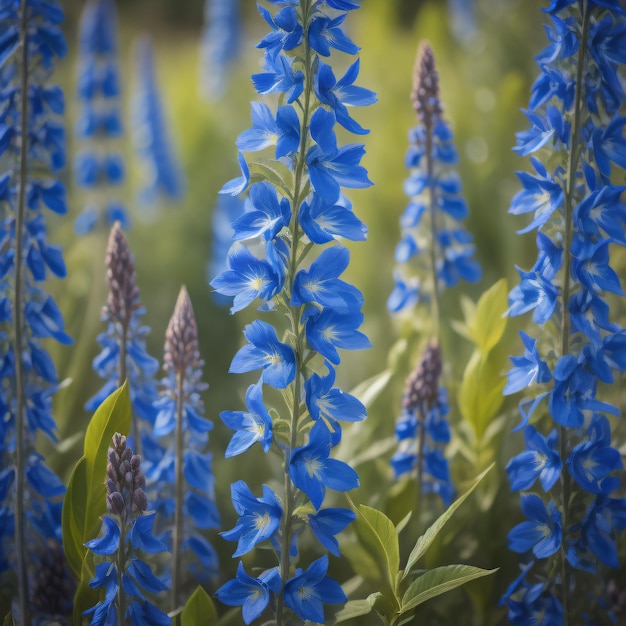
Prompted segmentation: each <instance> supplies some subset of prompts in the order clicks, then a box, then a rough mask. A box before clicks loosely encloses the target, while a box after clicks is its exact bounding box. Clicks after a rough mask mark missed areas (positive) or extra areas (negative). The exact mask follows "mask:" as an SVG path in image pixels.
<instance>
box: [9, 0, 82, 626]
mask: <svg viewBox="0 0 626 626" xmlns="http://www.w3.org/2000/svg"><path fill="white" fill-rule="evenodd" d="M63 17H64V16H63V11H62V9H61V7H60V6H59V4H58V3H57V2H56V1H55V0H50V1H49V2H46V3H30V2H29V3H19V2H3V3H2V10H1V11H0V32H1V33H2V35H1V37H0V103H1V104H0V213H1V214H2V217H3V219H2V236H1V239H0V324H1V327H0V415H2V417H1V419H0V422H2V425H1V426H0V465H1V467H2V471H1V472H0V574H1V575H2V578H3V580H2V587H3V588H4V589H11V593H10V594H9V596H12V597H13V598H14V599H15V601H14V604H13V616H14V619H15V620H16V621H20V623H23V624H26V625H27V626H28V625H29V624H30V623H31V616H33V617H34V616H35V615H34V613H35V612H36V611H37V608H38V607H36V606H32V603H31V602H30V600H29V596H31V597H32V595H33V593H34V592H35V591H36V590H35V589H34V582H33V581H32V579H31V583H33V585H31V589H30V593H29V581H28V578H29V576H28V574H29V569H30V566H31V565H34V562H33V559H35V558H37V557H36V555H38V554H40V553H41V550H42V549H43V548H45V546H46V544H47V541H48V539H54V540H60V539H61V530H60V506H61V504H60V499H61V498H62V496H63V495H64V493H65V488H64V486H63V484H62V482H61V480H60V479H59V478H58V477H57V476H56V475H55V474H54V473H53V472H52V471H51V470H50V469H49V468H48V467H47V466H46V464H45V460H44V459H43V457H42V456H41V455H39V454H37V452H36V450H35V444H36V441H37V438H38V436H39V434H40V432H41V433H43V434H44V435H45V436H46V437H48V438H49V439H51V440H52V441H56V424H55V421H54V419H53V417H52V396H53V394H54V392H55V391H56V389H57V384H58V378H57V373H56V369H55V366H54V363H53V362H52V359H51V357H50V355H49V354H48V352H47V351H46V349H45V347H44V344H43V342H42V340H43V339H45V338H49V337H52V338H54V339H55V340H56V341H58V342H60V343H63V344H68V343H71V339H70V338H69V337H68V335H67V334H66V333H65V330H64V323H63V318H62V316H61V312H60V311H59V309H58V307H57V305H56V304H55V302H54V300H53V298H52V296H50V295H48V294H47V293H46V291H45V289H44V281H45V280H46V279H47V278H48V276H49V275H50V274H53V275H54V276H56V277H58V278H64V277H65V274H66V269H65V263H64V261H63V257H62V252H61V249H60V248H59V247H58V246H55V245H52V244H49V243H48V241H47V226H46V213H47V210H50V211H52V212H54V213H57V214H60V215H62V214H64V213H66V212H67V205H66V197H65V188H64V186H63V184H62V183H61V182H59V181H58V180H55V179H54V177H52V178H50V177H49V176H50V174H52V175H53V176H54V175H55V174H56V173H57V172H58V171H59V170H60V169H61V168H62V167H63V166H64V164H65V131H64V127H63V125H62V124H61V123H60V116H61V115H62V114H63V111H64V98H63V92H62V90H61V89H60V88H59V87H58V86H54V85H50V84H48V79H49V77H50V75H51V73H52V71H53V68H54V62H55V60H56V58H57V57H62V56H64V55H65V52H66V44H65V39H64V37H63V34H62V32H61V28H60V23H61V22H62V21H63ZM27 506H28V513H27V510H26V507H27ZM13 573H15V574H16V575H17V587H15V577H14V576H12V574H13ZM33 609H35V610H34V611H33ZM37 617H39V616H37Z"/></svg>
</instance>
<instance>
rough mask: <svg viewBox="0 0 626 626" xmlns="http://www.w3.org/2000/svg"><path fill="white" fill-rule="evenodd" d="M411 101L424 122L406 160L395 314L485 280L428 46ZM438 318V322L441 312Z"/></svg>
mask: <svg viewBox="0 0 626 626" xmlns="http://www.w3.org/2000/svg"><path fill="white" fill-rule="evenodd" d="M411 100H412V101H413V107H414V108H415V112H416V114H417V117H418V119H419V122H420V123H419V125H418V126H416V127H414V128H412V129H411V130H410V132H409V142H410V146H409V149H408V151H407V153H406V157H405V163H406V166H407V168H408V169H409V177H408V178H407V179H406V180H405V182H404V192H405V194H406V195H407V196H408V197H409V198H410V202H409V204H408V205H407V206H406V208H405V210H404V213H403V214H402V216H401V217H400V226H401V227H402V237H401V239H400V242H399V243H398V245H397V246H396V252H395V259H396V263H397V264H398V265H397V267H396V269H395V271H394V281H395V287H394V290H393V291H392V293H391V295H390V296H389V299H388V301H387V308H388V309H389V311H390V312H391V313H398V312H400V311H403V310H406V309H410V308H411V307H413V306H414V305H415V304H416V303H417V302H418V300H420V299H422V300H424V301H428V300H430V301H431V302H432V303H433V304H434V305H435V306H436V305H437V304H438V303H437V300H438V298H439V293H440V292H441V290H442V289H444V288H446V287H453V286H455V285H456V284H457V283H458V282H459V280H460V279H463V280H467V281H470V282H476V281H478V280H480V277H481V270H480V266H479V265H478V263H477V262H476V261H475V260H474V259H473V258H472V257H473V254H474V245H473V244H472V235H471V234H470V233H468V232H467V231H466V230H464V229H463V227H462V224H461V220H463V219H464V218H465V217H467V215H468V208H467V204H466V203H465V200H464V199H463V196H462V195H461V181H460V179H459V177H458V175H457V173H456V172H455V170H454V165H455V164H456V163H457V162H458V158H459V157H458V153H457V151H456V148H455V146H454V138H453V135H452V131H451V130H450V127H449V126H448V124H447V123H446V121H445V119H444V118H443V108H442V103H441V99H440V97H439V74H438V72H437V69H436V67H435V58H434V55H433V51H432V48H431V47H430V44H428V43H427V42H423V43H422V44H421V45H420V48H419V51H418V54H417V59H416V62H415V71H414V75H413V91H412V93H411ZM411 264H414V265H415V267H416V269H417V274H416V273H415V271H412V270H411ZM433 314H434V318H435V319H436V318H437V317H438V310H437V309H436V308H435V310H434V311H433Z"/></svg>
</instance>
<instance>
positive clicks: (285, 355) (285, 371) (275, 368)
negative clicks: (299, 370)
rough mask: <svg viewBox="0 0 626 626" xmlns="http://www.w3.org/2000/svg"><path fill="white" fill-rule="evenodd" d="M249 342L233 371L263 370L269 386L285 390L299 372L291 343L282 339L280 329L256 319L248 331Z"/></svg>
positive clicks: (233, 363)
mask: <svg viewBox="0 0 626 626" xmlns="http://www.w3.org/2000/svg"><path fill="white" fill-rule="evenodd" d="M243 334H244V336H245V338H246V339H247V340H248V344H247V345H245V346H244V347H243V348H241V349H240V350H239V352H237V354H236V355H235V357H234V358H233V361H232V363H231V365H230V370H229V371H230V372H233V373H235V374H241V373H244V372H250V371H252V370H256V369H262V370H263V374H262V379H263V382H265V383H266V384H268V385H271V386H272V387H276V388H277V389H284V388H285V387H287V385H289V383H290V382H291V381H292V380H293V379H294V377H295V375H296V359H295V355H294V352H293V348H291V346H289V345H287V344H285V343H281V342H280V341H278V337H277V336H276V331H275V330H274V328H273V327H272V326H270V325H269V324H267V323H266V322H262V321H260V320H255V321H254V322H252V324H248V325H247V326H246V328H245V330H244V333H243Z"/></svg>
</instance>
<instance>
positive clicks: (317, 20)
mask: <svg viewBox="0 0 626 626" xmlns="http://www.w3.org/2000/svg"><path fill="white" fill-rule="evenodd" d="M345 19H346V15H345V14H344V15H338V16H337V17H335V18H330V17H328V16H327V15H324V14H323V13H319V14H318V15H316V16H315V17H314V18H313V20H312V21H311V23H310V24H309V43H310V45H311V48H313V50H315V51H316V52H318V53H319V54H321V55H322V56H325V57H327V56H330V49H331V48H335V49H336V50H341V52H345V53H346V54H356V53H357V52H358V51H359V48H358V47H357V46H355V45H354V43H353V42H352V41H351V40H350V39H349V38H348V37H347V36H346V35H345V34H344V32H343V31H342V30H341V28H340V26H341V25H342V24H343V22H344V20H345Z"/></svg>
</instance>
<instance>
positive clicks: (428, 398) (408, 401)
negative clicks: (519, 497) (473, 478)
mask: <svg viewBox="0 0 626 626" xmlns="http://www.w3.org/2000/svg"><path fill="white" fill-rule="evenodd" d="M440 377H441V350H440V348H439V343H438V342H437V340H435V339H431V341H430V342H429V343H428V345H427V346H426V350H425V351H424V353H423V355H422V357H421V359H420V361H419V363H418V365H417V367H416V368H415V370H414V371H413V372H412V373H411V374H410V375H409V376H408V378H407V380H406V386H405V391H404V399H403V401H402V415H401V417H400V418H399V419H398V421H397V422H396V436H397V437H398V440H399V442H400V443H399V446H398V450H397V451H396V453H395V454H394V455H393V457H392V459H391V465H392V467H393V469H394V471H395V473H396V476H402V475H403V474H405V473H407V472H411V471H413V470H415V469H416V468H417V488H418V493H436V494H439V495H440V496H441V499H442V500H443V502H444V504H445V505H446V506H449V505H450V503H451V502H452V497H453V495H454V487H453V485H452V481H451V479H450V471H449V468H448V461H447V459H446V458H445V457H444V455H443V448H444V446H445V444H447V443H448V442H449V441H450V427H449V425H448V422H447V421H446V419H445V416H446V414H447V413H448V411H449V407H448V402H447V397H446V390H445V389H444V388H443V387H441V386H440V384H439V380H440Z"/></svg>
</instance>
